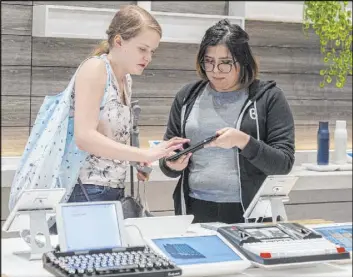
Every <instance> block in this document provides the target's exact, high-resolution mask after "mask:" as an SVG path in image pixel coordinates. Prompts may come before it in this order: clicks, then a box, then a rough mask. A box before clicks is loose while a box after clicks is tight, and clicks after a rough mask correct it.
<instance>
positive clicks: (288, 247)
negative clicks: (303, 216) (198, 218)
mask: <svg viewBox="0 0 353 277" xmlns="http://www.w3.org/2000/svg"><path fill="white" fill-rule="evenodd" d="M217 231H218V232H219V233H220V234H221V235H222V236H223V237H224V238H225V239H227V240H228V241H229V242H230V243H231V244H232V245H233V246H234V247H235V248H236V249H237V250H238V251H240V252H241V253H242V254H243V255H244V256H245V257H246V258H248V259H249V260H250V261H251V262H252V263H253V264H254V265H255V266H259V267H264V268H266V267H268V268H271V267H281V266H293V265H295V264H297V265H298V264H299V265H301V264H306V263H318V262H329V261H337V260H344V259H349V252H347V250H346V249H345V248H344V247H342V246H340V245H337V244H334V243H332V242H330V241H329V240H327V239H325V238H324V237H323V236H322V235H321V234H319V233H318V232H316V231H314V230H311V229H309V228H307V227H305V226H303V225H301V224H298V223H288V222H286V223H277V224H265V223H264V224H260V223H253V224H234V225H227V226H222V227H219V228H218V229H217Z"/></svg>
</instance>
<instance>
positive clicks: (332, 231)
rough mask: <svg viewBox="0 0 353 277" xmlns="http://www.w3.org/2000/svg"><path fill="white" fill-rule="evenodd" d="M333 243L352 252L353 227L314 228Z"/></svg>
mask: <svg viewBox="0 0 353 277" xmlns="http://www.w3.org/2000/svg"><path fill="white" fill-rule="evenodd" d="M313 229H314V230H315V231H317V232H319V233H320V234H321V235H323V236H324V237H325V238H326V239H328V240H329V241H331V242H332V243H335V244H338V245H340V246H342V247H344V248H345V249H346V250H347V251H352V225H342V226H327V227H318V228H313Z"/></svg>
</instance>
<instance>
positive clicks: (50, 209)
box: [2, 188, 65, 260]
mask: <svg viewBox="0 0 353 277" xmlns="http://www.w3.org/2000/svg"><path fill="white" fill-rule="evenodd" d="M64 194H65V189H64V188H55V189H30V190H24V191H23V192H22V193H21V194H20V196H19V199H18V201H17V203H16V205H15V207H14V208H13V209H12V211H11V212H10V214H9V216H8V218H7V220H6V221H5V223H4V225H3V227H2V230H3V231H4V232H17V231H18V232H22V231H23V230H26V229H29V232H30V239H29V241H26V238H24V239H25V241H26V242H27V243H28V245H29V246H30V249H31V250H30V251H21V252H15V253H14V254H16V255H19V256H24V257H25V258H26V259H29V260H38V259H41V258H42V255H43V253H46V252H48V251H51V250H52V245H51V241H50V235H49V226H48V223H47V219H48V217H49V216H50V215H53V214H54V213H55V212H56V205H57V204H58V203H60V201H61V200H62V198H63V197H64ZM39 236H43V237H44V241H41V240H39V239H37V237H39Z"/></svg>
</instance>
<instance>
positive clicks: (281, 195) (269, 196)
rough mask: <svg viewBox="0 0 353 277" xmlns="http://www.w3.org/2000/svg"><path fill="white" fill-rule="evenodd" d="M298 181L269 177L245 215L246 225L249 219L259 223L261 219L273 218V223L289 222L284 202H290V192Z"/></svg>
mask: <svg viewBox="0 0 353 277" xmlns="http://www.w3.org/2000/svg"><path fill="white" fill-rule="evenodd" d="M297 180H298V177H296V176H288V175H287V176H279V175H278V176H276V175H275V176H269V177H267V179H266V180H265V182H264V183H263V185H262V186H261V187H260V189H259V190H258V192H257V193H256V195H255V197H254V198H253V200H252V201H251V203H250V205H249V207H248V208H247V210H246V211H245V213H244V219H245V222H246V223H249V219H252V220H253V219H255V222H258V220H259V219H260V218H265V217H266V218H268V217H272V222H273V223H276V222H278V221H287V220H288V217H287V213H286V210H285V207H284V202H287V201H289V196H288V195H289V192H290V191H291V189H292V188H293V186H294V184H295V183H296V181H297Z"/></svg>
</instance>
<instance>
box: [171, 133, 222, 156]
mask: <svg viewBox="0 0 353 277" xmlns="http://www.w3.org/2000/svg"><path fill="white" fill-rule="evenodd" d="M217 137H218V135H214V136H211V137H208V138H206V139H204V140H202V141H200V142H198V143H196V144H195V145H192V146H190V147H188V148H186V149H184V150H182V151H180V152H178V153H176V154H174V155H173V156H170V157H168V158H166V161H176V160H178V159H179V158H180V157H181V156H183V155H186V154H189V153H194V152H196V151H197V150H200V149H202V148H204V147H205V145H206V144H207V143H210V142H211V141H213V140H215V139H216V138H217Z"/></svg>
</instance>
